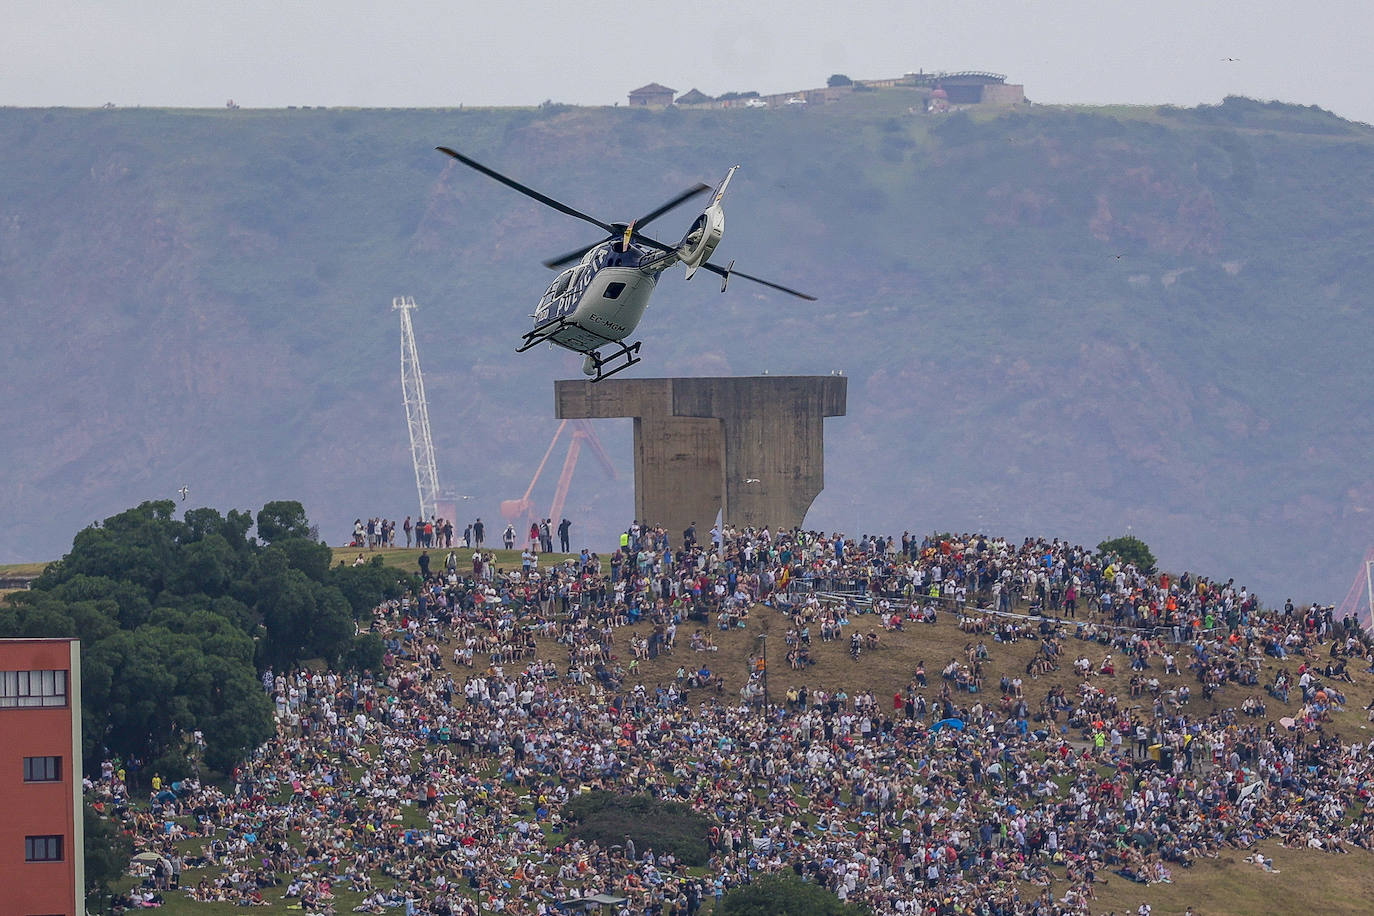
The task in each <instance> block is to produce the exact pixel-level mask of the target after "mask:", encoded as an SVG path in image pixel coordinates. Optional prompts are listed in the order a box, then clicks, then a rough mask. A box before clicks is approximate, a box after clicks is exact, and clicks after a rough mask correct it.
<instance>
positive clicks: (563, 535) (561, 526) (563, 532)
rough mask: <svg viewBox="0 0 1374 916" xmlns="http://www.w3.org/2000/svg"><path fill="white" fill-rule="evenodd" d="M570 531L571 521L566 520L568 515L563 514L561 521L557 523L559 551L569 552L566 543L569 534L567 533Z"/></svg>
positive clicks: (567, 542)
mask: <svg viewBox="0 0 1374 916" xmlns="http://www.w3.org/2000/svg"><path fill="white" fill-rule="evenodd" d="M571 531H572V522H570V521H568V517H567V516H566V515H565V516H563V521H561V522H559V523H558V549H559V552H560V553H568V552H569V549H568V544H569V539H568V535H569V533H570V532H571Z"/></svg>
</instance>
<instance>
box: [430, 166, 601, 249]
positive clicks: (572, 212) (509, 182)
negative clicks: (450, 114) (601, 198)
mask: <svg viewBox="0 0 1374 916" xmlns="http://www.w3.org/2000/svg"><path fill="white" fill-rule="evenodd" d="M435 149H437V150H438V151H439V152H441V153H444V154H446V155H449V156H452V157H453V158H454V159H457V160H458V161H459V162H461V163H463V165H466V166H467V167H468V168H471V169H476V170H477V171H479V172H481V173H482V174H483V175H486V176H487V177H488V178H494V179H496V180H497V181H499V182H501V183H502V184H503V185H505V186H506V187H508V188H513V189H515V190H516V191H519V192H520V193H521V194H524V195H525V196H526V197H532V198H534V199H535V200H537V201H539V202H540V203H541V204H543V205H544V206H546V207H552V208H553V209H555V210H557V211H558V212H560V213H566V214H568V215H569V216H575V217H577V218H578V219H580V220H585V221H587V222H589V223H591V224H592V225H593V226H600V227H601V228H602V229H604V230H606V231H607V232H609V233H612V234H614V233H615V229H614V228H613V227H612V226H611V224H610V223H603V222H602V221H601V220H599V219H597V218H596V217H594V216H588V215H587V214H586V213H583V212H582V211H581V210H576V209H574V208H572V207H570V206H568V205H567V204H565V203H563V202H562V201H557V200H554V199H553V198H552V197H549V196H548V195H547V194H540V193H539V192H538V191H536V190H535V189H534V188H531V187H526V186H525V185H523V184H521V183H520V182H518V181H516V180H515V179H514V178H507V177H506V176H505V175H502V174H501V173H500V172H498V171H496V170H494V169H489V168H487V167H486V166H485V165H483V164H482V163H480V162H478V161H477V160H475V159H469V158H468V157H467V156H464V155H463V154H462V153H458V152H454V151H453V150H451V149H449V148H448V147H447V146H436V147H435Z"/></svg>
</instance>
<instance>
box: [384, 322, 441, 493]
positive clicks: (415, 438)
mask: <svg viewBox="0 0 1374 916" xmlns="http://www.w3.org/2000/svg"><path fill="white" fill-rule="evenodd" d="M414 309H415V299H414V297H412V296H397V297H396V298H395V299H392V300H391V310H392V311H393V312H400V313H401V395H402V396H403V397H404V398H405V403H406V429H407V430H409V432H410V458H411V461H412V462H413V463H414V465H415V489H416V490H417V491H418V492H419V494H420V518H422V519H432V518H434V517H435V515H436V514H437V504H438V501H439V468H438V466H437V465H436V464H435V463H434V440H433V439H432V438H430V435H429V405H428V404H427V403H426V402H425V379H424V376H422V375H421V374H420V353H419V351H418V350H416V349H415V329H414V328H412V327H411V325H410V313H411V311H413V310H414Z"/></svg>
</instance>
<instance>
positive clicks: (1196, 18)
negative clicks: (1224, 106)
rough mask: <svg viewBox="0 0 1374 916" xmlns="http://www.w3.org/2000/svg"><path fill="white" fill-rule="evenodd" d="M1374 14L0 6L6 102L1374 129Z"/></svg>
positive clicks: (788, 4) (463, 3)
mask: <svg viewBox="0 0 1374 916" xmlns="http://www.w3.org/2000/svg"><path fill="white" fill-rule="evenodd" d="M1372 44H1374V2H1369V0H1315V2H1307V3H1299V2H1276V0H1252V2H1225V3H1218V2H1208V0H1133V2H1117V0H1038V2H1028V0H945V2H941V3H928V2H917V0H907V2H897V0H893V2H863V0H857V2H853V3H845V2H816V0H734V2H726V0H697V2H691V0H687V2H681V0H677V2H652V0H648V2H638V3H633V2H626V0H620V2H607V0H583V2H564V3H555V2H548V0H506V2H486V3H477V2H472V0H460V2H457V3H450V4H444V3H437V2H433V3H417V2H410V0H396V2H388V3H373V2H362V0H333V2H311V3H303V2H291V0H272V2H262V0H219V2H201V0H179V2H171V0H124V2H110V0H85V2H82V0H0V105H20V106H49V105H67V106H98V105H102V104H104V103H106V102H113V103H115V104H116V105H120V106H133V105H148V106H173V107H196V108H204V107H220V106H222V105H223V104H224V103H225V101H226V100H227V99H230V98H232V99H234V100H235V101H237V102H238V103H239V104H240V105H242V106H244V107H282V106H286V105H328V106H339V105H344V106H363V107H375V106H394V107H429V106H449V105H457V104H460V103H461V104H463V105H469V106H474V105H475V106H482V105H534V104H538V103H539V102H542V101H544V100H545V99H552V100H553V101H556V102H568V103H573V104H580V105H608V104H612V103H614V102H620V103H621V104H624V101H625V94H626V93H627V92H628V91H629V90H630V89H633V88H635V87H637V86H640V85H643V84H644V83H648V82H659V83H663V84H665V85H667V86H671V87H673V88H674V89H677V90H679V91H686V90H687V89H690V88H692V87H696V88H699V89H701V90H702V91H703V92H706V93H707V94H710V95H716V94H719V93H722V92H726V91H729V90H749V89H755V90H758V91H760V92H763V93H770V92H784V91H788V90H792V89H800V88H808V87H813V86H819V85H823V84H824V82H825V78H826V77H827V76H829V75H830V74H831V73H837V72H838V73H846V74H848V75H849V76H851V77H855V78H877V77H886V76H897V75H900V74H901V73H904V72H907V71H912V70H917V69H924V70H928V71H929V70H964V69H977V70H992V71H995V72H999V73H1006V74H1007V75H1008V76H1009V77H1010V79H1011V81H1012V82H1019V83H1024V84H1025V87H1026V94H1027V96H1028V97H1029V98H1030V99H1032V100H1033V101H1036V102H1054V103H1060V102H1063V103H1075V102H1083V103H1096V102H1126V103H1140V104H1154V103H1161V102H1170V103H1174V104H1180V105H1193V104H1197V103H1199V102H1210V103H1214V102H1218V101H1220V100H1221V99H1222V97H1223V96H1226V95H1228V94H1240V95H1247V96H1252V97H1255V98H1259V99H1280V100H1282V101H1287V102H1297V103H1302V104H1317V105H1320V106H1322V107H1324V108H1329V109H1331V110H1333V111H1335V112H1336V113H1337V114H1340V115H1342V116H1344V117H1347V118H1352V119H1355V120H1360V121H1367V122H1374V92H1371V91H1370V87H1369V85H1368V82H1369V80H1368V77H1369V76H1370V73H1371V69H1374V68H1371V66H1370V63H1369V61H1370V50H1371V45H1372Z"/></svg>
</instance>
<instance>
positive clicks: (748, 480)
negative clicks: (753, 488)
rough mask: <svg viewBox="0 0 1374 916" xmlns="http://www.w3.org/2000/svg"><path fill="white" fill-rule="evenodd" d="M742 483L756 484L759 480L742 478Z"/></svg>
mask: <svg viewBox="0 0 1374 916" xmlns="http://www.w3.org/2000/svg"><path fill="white" fill-rule="evenodd" d="M744 482H745V483H758V482H759V479H758V478H757V477H746V478H744Z"/></svg>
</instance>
